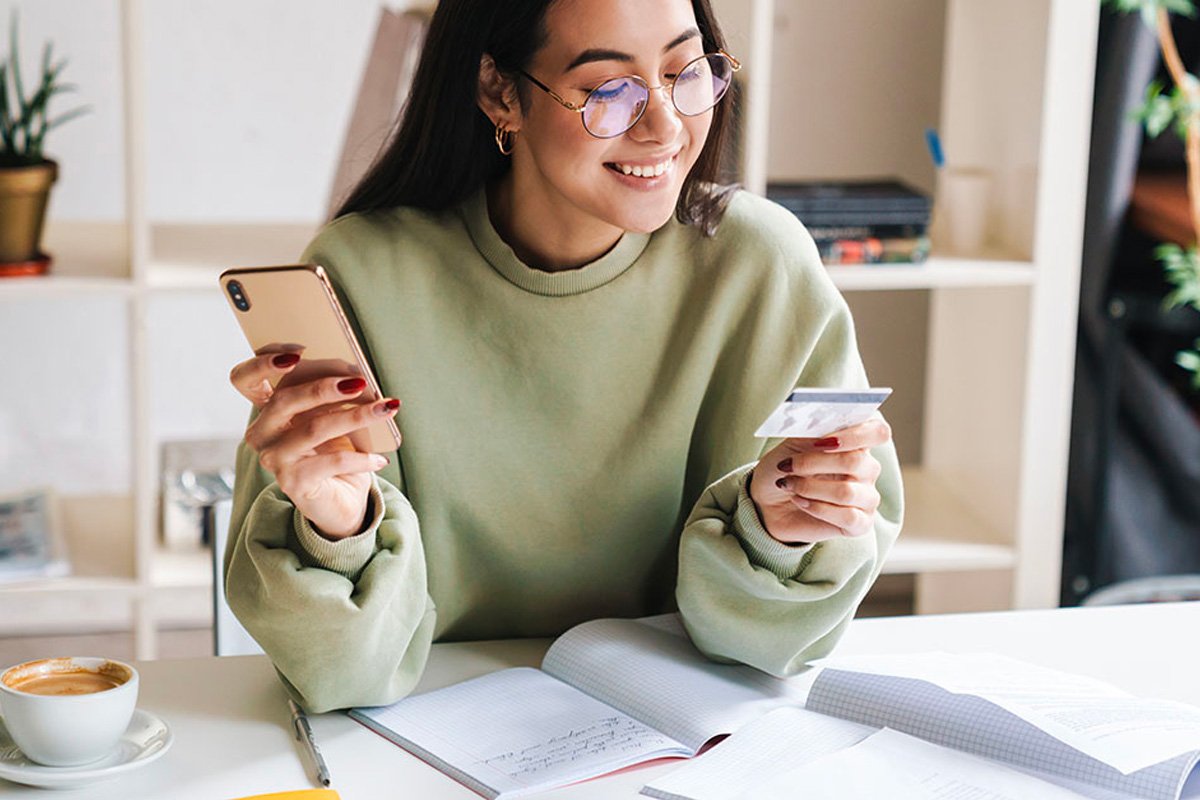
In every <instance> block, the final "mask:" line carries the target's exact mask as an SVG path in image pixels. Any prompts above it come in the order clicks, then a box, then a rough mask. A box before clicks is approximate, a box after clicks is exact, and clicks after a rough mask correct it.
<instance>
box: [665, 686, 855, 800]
mask: <svg viewBox="0 0 1200 800" xmlns="http://www.w3.org/2000/svg"><path fill="white" fill-rule="evenodd" d="M875 730H876V729H875V728H871V727H868V726H866V725H859V724H858V723H856V722H849V721H848V720H844V719H838V718H837V717H827V716H825V715H824V714H814V713H813V712H811V711H805V710H804V709H803V708H779V709H776V710H775V711H772V712H771V713H769V714H767V715H766V716H764V717H760V718H758V719H756V720H754V721H753V722H749V723H747V724H745V725H743V726H742V727H741V728H739V729H738V731H737V733H735V734H733V735H732V736H730V737H729V738H728V739H726V740H725V741H723V742H721V743H720V744H718V745H717V746H716V747H714V748H712V749H711V750H709V751H708V752H706V753H704V754H703V755H701V756H699V757H697V758H694V759H692V760H691V761H688V762H687V763H686V764H684V765H683V766H681V767H680V768H679V769H677V770H675V771H674V772H671V773H670V774H668V775H665V776H663V777H662V778H659V779H658V780H656V781H654V782H653V783H650V784H647V785H646V786H644V787H642V794H644V795H647V796H648V797H657V798H659V800H735V799H736V798H738V797H740V796H741V795H742V794H743V793H745V791H746V787H747V786H748V785H750V784H752V783H754V782H756V781H758V780H760V779H762V778H763V776H766V775H773V774H775V773H777V772H779V770H780V769H781V768H782V765H785V764H786V765H788V766H789V767H792V766H800V765H801V764H807V763H808V762H809V761H812V760H814V759H817V758H821V757H822V756H827V755H830V754H832V753H836V752H837V751H839V750H843V749H845V748H847V747H851V746H853V745H856V744H858V743H859V742H861V741H862V740H863V739H865V738H866V737H868V736H870V735H871V734H873V733H875Z"/></svg>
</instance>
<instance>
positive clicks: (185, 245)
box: [146, 222, 320, 291]
mask: <svg viewBox="0 0 1200 800" xmlns="http://www.w3.org/2000/svg"><path fill="white" fill-rule="evenodd" d="M319 227H320V226H319V225H317V224H316V223H308V222H281V223H261V224H259V223H246V224H237V223H231V224H212V225H210V224H189V223H172V224H165V223H156V224H154V225H152V226H151V234H150V264H149V266H148V268H147V275H146V283H147V285H148V286H149V287H150V288H152V289H168V290H170V289H180V290H189V289H208V290H213V291H215V290H216V289H217V278H218V276H219V275H220V274H221V272H222V271H224V270H226V269H229V268H230V267H237V266H268V265H277V264H295V263H296V262H297V260H298V259H299V258H300V254H301V253H302V252H303V251H304V248H305V247H306V246H308V243H309V242H310V241H312V238H313V236H314V235H316V232H317V230H318V229H319Z"/></svg>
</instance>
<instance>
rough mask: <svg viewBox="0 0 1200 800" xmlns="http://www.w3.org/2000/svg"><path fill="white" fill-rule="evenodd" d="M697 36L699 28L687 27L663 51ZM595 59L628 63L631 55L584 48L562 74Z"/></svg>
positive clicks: (616, 51) (615, 51)
mask: <svg viewBox="0 0 1200 800" xmlns="http://www.w3.org/2000/svg"><path fill="white" fill-rule="evenodd" d="M699 36H700V30H699V29H698V28H688V29H687V30H686V31H684V32H683V33H681V34H679V35H678V36H676V37H675V38H674V39H672V40H671V43H670V44H668V45H667V46H666V47H664V48H663V52H664V53H669V52H670V51H672V50H674V49H675V48H676V47H679V45H681V44H683V43H684V42H687V41H691V40H692V39H695V38H697V37H699ZM595 61H621V62H624V63H630V62H632V61H633V56H631V55H630V54H629V53H622V52H621V51H620V50H605V49H602V48H592V49H590V50H584V51H583V52H582V53H580V54H579V55H577V56H575V59H574V60H573V61H572V62H571V63H570V64H568V65H567V68H566V69H564V70H563V74H564V75H565V74H567V73H568V72H570V71H571V70H573V69H575V68H576V67H581V66H583V65H584V64H591V63H593V62H595Z"/></svg>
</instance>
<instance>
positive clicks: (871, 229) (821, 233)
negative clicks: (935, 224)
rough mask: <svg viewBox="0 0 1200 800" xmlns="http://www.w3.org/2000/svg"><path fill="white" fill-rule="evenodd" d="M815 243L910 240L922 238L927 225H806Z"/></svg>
mask: <svg viewBox="0 0 1200 800" xmlns="http://www.w3.org/2000/svg"><path fill="white" fill-rule="evenodd" d="M805 227H806V228H808V233H809V235H810V236H812V237H813V238H814V239H816V240H817V241H822V240H829V239H912V238H916V237H918V236H924V235H925V233H926V230H927V229H928V227H929V226H928V225H806V226H805Z"/></svg>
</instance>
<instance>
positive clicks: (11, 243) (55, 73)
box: [0, 13, 87, 276]
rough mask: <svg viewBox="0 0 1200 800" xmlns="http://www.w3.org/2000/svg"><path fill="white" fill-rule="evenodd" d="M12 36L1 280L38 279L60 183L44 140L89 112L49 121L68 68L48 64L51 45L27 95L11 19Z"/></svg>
mask: <svg viewBox="0 0 1200 800" xmlns="http://www.w3.org/2000/svg"><path fill="white" fill-rule="evenodd" d="M10 32H11V37H10V48H9V53H8V58H7V60H5V61H3V62H0V276H6V275H36V274H40V273H43V272H45V271H46V270H47V269H48V268H49V265H50V257H49V256H47V255H46V254H44V253H42V252H41V249H40V246H39V245H40V242H41V238H42V225H43V223H44V222H45V217H46V202H47V200H48V199H49V196H50V187H51V185H53V183H54V181H55V180H56V179H57V177H58V165H57V164H56V163H55V162H53V161H51V160H50V159H48V158H46V157H45V156H44V155H43V151H42V148H43V145H44V143H45V141H46V134H47V133H49V132H50V131H51V130H53V129H54V128H57V127H58V126H59V125H62V124H63V123H64V122H67V121H69V120H71V119H73V118H75V117H77V116H79V115H80V114H83V113H86V111H87V109H86V108H76V109H74V110H72V111H68V112H67V113H65V114H61V115H59V116H57V117H54V118H50V117H49V114H48V110H47V109H48V106H49V104H50V101H51V100H52V99H53V98H54V96H55V95H58V94H61V93H63V92H68V91H71V90H72V89H74V87H73V86H70V85H69V84H64V83H60V82H59V76H60V75H61V74H62V71H63V68H64V67H66V65H67V62H66V60H65V59H64V60H62V61H59V62H58V63H57V64H55V63H52V61H51V45H50V43H49V42H47V43H46V46H45V49H44V50H43V53H42V74H41V79H40V80H39V81H38V83H37V85H36V86H35V87H34V89H33V92H32V93H31V94H29V95H26V93H25V87H24V85H23V83H22V80H21V65H20V59H19V52H18V49H17V15H16V14H15V13H14V14H13V16H12V26H11V31H10Z"/></svg>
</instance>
